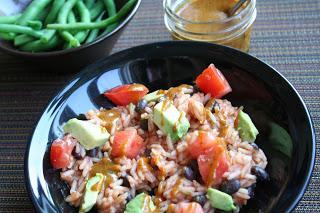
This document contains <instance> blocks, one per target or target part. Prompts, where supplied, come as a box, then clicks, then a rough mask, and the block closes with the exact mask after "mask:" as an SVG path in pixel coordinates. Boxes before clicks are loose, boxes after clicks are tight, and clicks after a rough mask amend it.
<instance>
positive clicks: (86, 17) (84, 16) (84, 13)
mask: <svg viewBox="0 0 320 213" xmlns="http://www.w3.org/2000/svg"><path fill="white" fill-rule="evenodd" d="M76 9H77V10H78V13H79V15H80V19H81V21H82V22H86V23H90V22H91V19H90V12H89V10H88V8H87V7H86V6H85V4H84V3H83V1H81V0H80V1H78V2H77V3H76ZM88 34H89V30H84V31H80V32H78V33H77V34H76V35H75V36H74V37H75V38H76V39H77V40H78V41H79V42H80V43H82V42H83V41H84V40H85V39H86V37H87V36H88Z"/></svg>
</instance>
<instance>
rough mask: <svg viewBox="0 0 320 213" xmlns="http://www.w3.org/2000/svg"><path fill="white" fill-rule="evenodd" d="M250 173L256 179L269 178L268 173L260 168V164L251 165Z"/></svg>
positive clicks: (264, 179)
mask: <svg viewBox="0 0 320 213" xmlns="http://www.w3.org/2000/svg"><path fill="white" fill-rule="evenodd" d="M251 173H252V174H253V175H255V176H257V180H258V181H267V180H269V175H268V173H267V172H266V171H265V170H264V169H263V168H261V167H260V166H253V167H251Z"/></svg>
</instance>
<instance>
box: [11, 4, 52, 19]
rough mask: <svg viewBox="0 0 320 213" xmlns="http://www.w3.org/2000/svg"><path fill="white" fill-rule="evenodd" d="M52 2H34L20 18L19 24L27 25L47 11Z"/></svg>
mask: <svg viewBox="0 0 320 213" xmlns="http://www.w3.org/2000/svg"><path fill="white" fill-rule="evenodd" d="M50 2H51V0H33V1H32V2H31V3H30V4H29V5H28V7H27V8H26V9H25V10H24V12H23V13H22V15H21V16H20V17H19V18H18V20H17V22H16V23H17V24H20V25H27V22H28V21H30V20H34V18H35V17H36V16H37V15H39V14H40V13H41V11H43V10H44V9H45V7H46V6H47V5H48V4H49V3H50Z"/></svg>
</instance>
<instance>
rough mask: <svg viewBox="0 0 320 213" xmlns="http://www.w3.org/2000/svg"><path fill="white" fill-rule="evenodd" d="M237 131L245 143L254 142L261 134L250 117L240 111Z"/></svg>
mask: <svg viewBox="0 0 320 213" xmlns="http://www.w3.org/2000/svg"><path fill="white" fill-rule="evenodd" d="M237 130H238V131H239V134H240V138H241V139H242V140H243V141H248V142H249V143H252V142H254V141H255V139H256V137H257V135H258V134H259V132H258V130H257V128H256V127H255V126H254V124H253V122H252V120H251V118H250V117H249V115H248V114H247V113H245V112H243V111H242V110H240V111H239V114H238V127H237Z"/></svg>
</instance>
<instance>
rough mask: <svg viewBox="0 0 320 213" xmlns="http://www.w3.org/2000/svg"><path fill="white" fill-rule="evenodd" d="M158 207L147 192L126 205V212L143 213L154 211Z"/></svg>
mask: <svg viewBox="0 0 320 213" xmlns="http://www.w3.org/2000/svg"><path fill="white" fill-rule="evenodd" d="M155 209H156V207H155V205H154V204H153V202H152V199H151V197H150V196H149V195H147V194H145V193H141V194H138V195H137V196H136V197H135V198H134V199H132V200H131V201H130V202H129V203H127V205H126V210H125V211H124V212H125V213H143V212H152V211H154V210H155Z"/></svg>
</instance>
